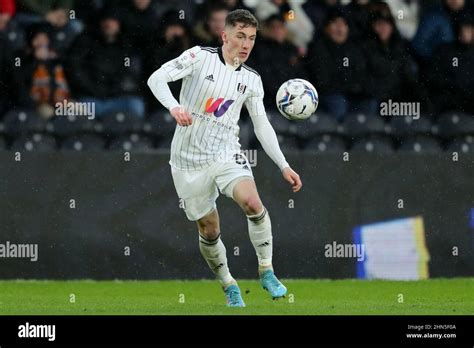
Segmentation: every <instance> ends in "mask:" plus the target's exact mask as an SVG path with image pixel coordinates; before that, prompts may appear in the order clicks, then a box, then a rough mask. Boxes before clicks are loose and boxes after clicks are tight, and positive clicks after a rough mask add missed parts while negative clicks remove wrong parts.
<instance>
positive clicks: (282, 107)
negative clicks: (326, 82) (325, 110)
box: [276, 79, 319, 120]
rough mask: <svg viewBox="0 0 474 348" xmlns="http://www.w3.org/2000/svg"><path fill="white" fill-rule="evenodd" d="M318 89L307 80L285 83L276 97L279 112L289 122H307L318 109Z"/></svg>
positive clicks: (292, 80) (294, 80)
mask: <svg viewBox="0 0 474 348" xmlns="http://www.w3.org/2000/svg"><path fill="white" fill-rule="evenodd" d="M318 103H319V97H318V92H317V91H316V88H314V86H313V85H312V84H311V83H309V82H308V81H306V80H303V79H291V80H288V81H286V82H285V83H283V84H282V85H281V86H280V88H279V89H278V92H277V95H276V104H277V108H278V111H280V113H281V114H282V115H283V116H285V117H286V118H287V119H289V120H305V119H307V118H308V117H309V116H311V115H312V114H314V112H315V111H316V108H317V107H318Z"/></svg>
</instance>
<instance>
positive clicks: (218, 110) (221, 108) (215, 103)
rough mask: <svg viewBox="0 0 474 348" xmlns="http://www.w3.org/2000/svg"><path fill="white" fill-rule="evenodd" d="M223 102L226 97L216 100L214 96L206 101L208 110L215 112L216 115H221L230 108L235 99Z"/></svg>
mask: <svg viewBox="0 0 474 348" xmlns="http://www.w3.org/2000/svg"><path fill="white" fill-rule="evenodd" d="M222 102H224V98H217V99H216V100H214V98H209V99H208V100H207V102H206V109H205V110H206V112H209V113H214V116H216V117H221V116H222V115H224V114H225V112H226V111H227V110H228V109H229V107H230V106H231V105H232V103H233V102H234V100H232V99H229V100H226V101H225V102H224V103H222ZM221 104H222V105H221Z"/></svg>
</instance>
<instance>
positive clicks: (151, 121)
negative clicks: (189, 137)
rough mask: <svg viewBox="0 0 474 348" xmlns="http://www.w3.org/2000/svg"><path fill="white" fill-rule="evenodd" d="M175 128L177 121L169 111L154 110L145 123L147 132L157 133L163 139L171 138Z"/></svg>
mask: <svg viewBox="0 0 474 348" xmlns="http://www.w3.org/2000/svg"><path fill="white" fill-rule="evenodd" d="M175 129H176V121H175V120H174V119H173V117H172V116H171V115H170V113H169V112H167V111H157V112H154V113H153V114H151V115H150V117H149V118H148V119H147V120H146V121H145V122H144V124H143V131H144V132H145V133H147V134H152V135H157V136H159V137H160V138H162V139H166V138H169V139H171V137H172V136H173V133H174V130H175Z"/></svg>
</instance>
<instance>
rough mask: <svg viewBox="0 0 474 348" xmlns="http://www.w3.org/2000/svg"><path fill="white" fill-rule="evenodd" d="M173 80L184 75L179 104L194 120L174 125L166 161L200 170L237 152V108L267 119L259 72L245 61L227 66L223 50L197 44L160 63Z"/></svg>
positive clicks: (185, 167)
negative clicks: (189, 124) (236, 65)
mask: <svg viewBox="0 0 474 348" xmlns="http://www.w3.org/2000/svg"><path fill="white" fill-rule="evenodd" d="M161 69H164V70H165V71H166V72H167V73H168V74H169V76H170V78H171V79H172V80H173V81H176V80H179V79H183V83H182V87H181V92H180V96H179V103H180V104H181V105H182V106H183V107H184V108H185V110H186V111H188V112H189V113H190V114H191V116H192V119H193V122H192V125H191V126H187V127H182V126H180V125H177V126H176V130H175V133H174V136H173V140H172V142H171V158H170V164H171V165H172V166H174V167H175V168H178V169H182V170H199V169H203V168H206V167H209V166H210V165H212V164H213V163H214V162H216V161H218V160H229V159H230V158H231V157H232V155H233V154H234V153H238V152H240V143H239V126H238V121H239V118H240V110H241V109H242V105H243V104H245V106H246V107H247V110H248V112H249V114H250V115H251V116H252V117H255V116H262V117H266V113H265V108H264V106H263V95H264V92H263V86H262V80H261V78H260V75H259V74H258V73H257V72H256V71H255V70H253V69H251V68H250V67H248V66H247V65H245V64H241V65H239V66H238V68H237V69H235V67H231V66H228V65H226V62H225V61H224V58H223V56H222V49H221V48H220V47H219V48H210V47H200V46H195V47H192V48H190V49H188V50H186V51H184V52H183V53H182V54H181V55H180V56H179V57H178V58H176V59H174V60H171V61H169V62H167V63H165V64H163V66H162V67H161Z"/></svg>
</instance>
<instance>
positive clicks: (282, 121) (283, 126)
mask: <svg viewBox="0 0 474 348" xmlns="http://www.w3.org/2000/svg"><path fill="white" fill-rule="evenodd" d="M267 117H268V120H269V121H270V123H271V124H272V127H273V129H274V130H275V132H276V133H277V134H280V135H288V134H290V126H291V123H292V122H291V121H290V120H288V119H286V118H285V117H283V115H281V114H280V113H279V112H278V111H267ZM250 122H252V121H250ZM295 130H296V129H295ZM295 130H293V132H292V133H295Z"/></svg>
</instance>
